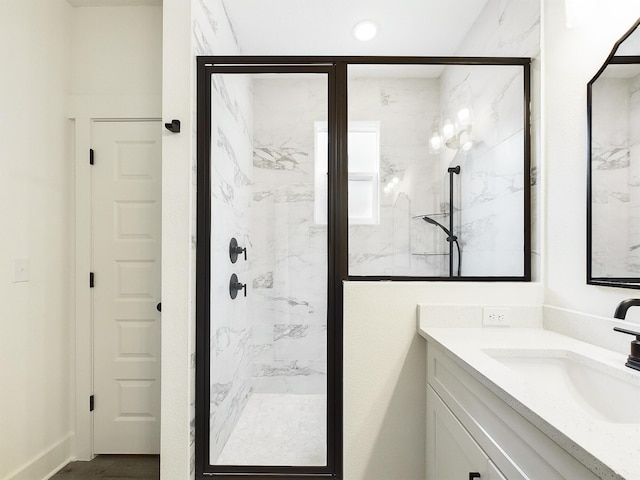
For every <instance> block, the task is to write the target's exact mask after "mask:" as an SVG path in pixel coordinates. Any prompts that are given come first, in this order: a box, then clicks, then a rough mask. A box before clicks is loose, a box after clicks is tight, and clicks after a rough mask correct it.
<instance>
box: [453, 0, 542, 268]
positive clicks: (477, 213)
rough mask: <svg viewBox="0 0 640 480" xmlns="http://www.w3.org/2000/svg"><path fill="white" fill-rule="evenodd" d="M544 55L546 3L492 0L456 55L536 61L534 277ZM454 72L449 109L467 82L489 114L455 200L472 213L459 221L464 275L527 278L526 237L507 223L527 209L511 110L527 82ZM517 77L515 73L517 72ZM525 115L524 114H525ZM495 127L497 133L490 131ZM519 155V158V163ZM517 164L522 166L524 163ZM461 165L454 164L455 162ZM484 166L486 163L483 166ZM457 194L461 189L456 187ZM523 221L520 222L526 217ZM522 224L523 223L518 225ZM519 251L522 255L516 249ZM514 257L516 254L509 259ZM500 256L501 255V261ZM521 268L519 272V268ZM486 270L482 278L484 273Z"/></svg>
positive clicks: (478, 130) (517, 120) (465, 164)
mask: <svg viewBox="0 0 640 480" xmlns="http://www.w3.org/2000/svg"><path fill="white" fill-rule="evenodd" d="M539 53H540V2H539V1H538V0H489V1H488V2H487V4H486V6H485V8H484V9H483V11H482V12H481V14H480V15H479V16H478V19H477V20H476V22H475V23H474V25H473V27H472V28H471V29H470V30H469V33H468V34H467V36H466V37H465V39H464V41H463V42H462V44H461V45H460V47H459V48H458V50H457V51H456V55H458V56H502V57H531V58H533V59H534V60H533V68H532V72H533V79H532V111H531V122H532V146H533V148H532V155H531V172H530V173H531V199H532V202H531V209H532V212H531V228H532V233H531V235H532V264H533V265H532V267H533V272H534V278H535V274H536V272H537V271H538V270H539V261H540V260H539V255H538V252H537V249H538V245H539V229H538V225H537V216H538V211H539V210H540V203H539V199H538V195H537V176H538V161H539V149H538V148H536V145H537V143H538V142H539V130H540V109H539V103H540V102H539V97H540V95H539V81H538V77H537V76H538V75H539V69H538V68H537V67H536V64H537V57H538V55H539ZM456 68H459V67H450V68H448V69H447V71H445V73H444V74H443V76H442V78H443V89H442V102H443V108H444V107H445V106H446V104H447V102H448V101H449V100H450V99H451V98H452V97H453V96H454V95H455V93H456V92H455V90H456V87H460V85H461V82H463V81H466V83H468V85H469V86H470V87H471V91H472V93H473V94H474V95H476V96H477V97H478V99H477V100H476V101H475V102H474V108H476V106H479V109H480V110H479V111H478V112H475V113H476V116H477V115H478V114H480V115H482V111H484V113H485V114H488V115H489V116H488V117H487V118H486V120H487V122H486V123H485V124H484V125H477V128H476V127H474V130H476V131H475V133H474V139H475V140H479V141H480V142H481V143H480V145H478V148H477V149H474V152H472V155H469V156H467V158H462V157H459V158H458V159H456V160H454V162H457V163H460V164H461V165H462V168H463V176H461V177H460V178H459V179H458V181H459V182H463V183H465V184H464V185H461V186H460V187H461V188H459V189H458V190H459V191H460V192H462V194H461V195H460V196H458V197H457V198H456V200H454V201H456V202H459V203H460V204H461V205H462V208H463V209H465V210H466V212H464V213H463V214H461V215H460V218H459V219H458V223H459V224H460V227H459V228H460V237H461V241H462V246H463V248H464V253H463V262H462V273H463V275H474V274H481V275H521V274H522V269H521V267H520V265H521V263H522V262H521V260H522V253H521V245H522V237H521V236H519V234H518V233H517V232H515V230H513V232H512V231H510V230H508V227H509V222H510V221H516V218H517V217H516V215H517V213H516V211H515V209H514V208H513V207H514V206H515V205H522V198H523V197H522V195H523V193H524V185H523V179H524V176H523V175H522V172H518V171H517V169H516V168H515V166H516V165H517V163H518V162H513V161H511V160H510V159H513V158H515V155H516V153H515V152H517V150H515V149H516V148H521V145H522V141H523V132H522V131H515V130H514V126H516V125H522V114H520V115H521V116H520V117H517V115H518V110H517V109H514V108H512V107H511V105H513V106H516V105H518V106H520V107H521V105H522V102H521V100H520V102H518V97H519V98H520V99H521V98H522V97H521V95H522V89H521V85H522V81H521V79H520V78H519V77H518V78H516V77H514V75H513V72H511V73H509V72H506V71H505V72H504V73H502V74H500V75H499V76H497V77H495V78H494V75H496V70H491V71H481V70H476V69H475V68H474V70H472V72H474V73H473V75H470V76H469V77H466V75H465V74H464V72H460V71H458V73H456V71H455V69H456ZM514 71H515V70H514ZM520 112H522V110H520ZM492 129H493V130H492ZM519 158H520V156H519V155H518V159H519ZM451 160H452V156H449V157H447V156H446V155H443V158H442V162H443V163H444V165H443V167H446V166H449V164H450V162H451ZM518 161H519V160H518ZM454 164H456V163H454ZM483 164H484V165H483ZM454 188H455V187H454ZM489 207H491V208H492V209H494V210H495V211H498V212H500V217H499V218H498V217H492V216H491V214H490V213H489ZM520 218H521V217H520ZM517 221H521V220H517ZM516 245H517V246H518V249H519V251H518V252H517V253H516V252H515V248H516ZM493 246H495V250H496V251H497V250H501V251H504V252H506V255H505V256H504V258H505V260H504V261H503V260H500V262H496V263H493V264H492V263H491V262H490V260H491V258H494V257H495V252H494V251H493V250H494V248H493ZM509 252H511V253H509ZM501 257H502V255H501ZM516 266H518V267H517V268H516ZM481 272H484V273H481Z"/></svg>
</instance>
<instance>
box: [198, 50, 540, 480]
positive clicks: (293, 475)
mask: <svg viewBox="0 0 640 480" xmlns="http://www.w3.org/2000/svg"><path fill="white" fill-rule="evenodd" d="M530 63H531V59H530V58H521V57H324V56H317V57H297V56H294V57H291V56H283V57H260V56H259V57H255V56H204V57H198V58H197V162H198V163H197V172H198V173H197V177H198V178H197V264H196V405H195V409H196V419H195V450H196V460H195V470H196V478H197V479H199V480H200V479H205V478H207V479H208V478H216V479H254V478H255V479H258V478H264V479H267V478H268V479H273V478H287V479H300V480H302V479H306V480H309V479H322V478H336V479H341V478H342V470H343V454H342V449H343V439H342V424H343V405H342V397H343V385H342V365H343V350H342V345H343V312H342V310H343V289H342V283H343V282H344V281H346V280H365V281H378V280H400V281H451V280H453V281H492V282H500V281H530V280H531V212H530V198H531V193H530V168H531V167H530V166H531V154H530V151H531V135H530V98H531V87H530V85H531V82H530ZM355 64H388V65H412V64H414V65H480V66H521V67H522V68H523V69H524V99H523V101H524V126H525V152H524V173H525V186H524V193H525V195H524V205H523V209H524V225H523V228H524V230H525V236H524V238H525V242H524V248H523V250H524V252H523V254H524V275H523V276H521V277H520V276H518V277H407V276H389V277H387V276H376V277H360V276H349V275H348V211H347V205H348V202H347V186H348V167H347V162H346V161H345V160H346V158H347V134H348V118H347V105H346V102H345V101H344V99H346V98H347V68H348V65H355ZM213 73H229V74H233V73H236V74H237V73H319V74H326V75H327V76H328V89H329V105H328V112H329V187H328V189H329V205H328V209H329V212H328V284H327V288H328V292H327V301H328V308H327V315H328V322H327V345H328V346H327V349H328V351H327V353H328V357H327V376H328V384H327V387H328V390H327V419H328V425H327V426H328V428H327V443H328V445H327V447H328V448H327V465H326V466H325V467H282V466H220V465H210V464H209V446H210V443H209V441H210V439H209V414H210V392H209V388H208V385H209V379H210V371H209V370H210V360H211V358H210V333H211V330H210V324H209V320H210V308H211V306H210V275H211V271H210V262H211V253H210V246H211V227H212V225H211V200H210V199H211V184H210V175H211V169H210V153H211V137H210V132H211V108H210V106H211V75H212V74H213Z"/></svg>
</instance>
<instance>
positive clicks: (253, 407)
mask: <svg viewBox="0 0 640 480" xmlns="http://www.w3.org/2000/svg"><path fill="white" fill-rule="evenodd" d="M326 403H327V399H326V395H294V394H254V395H252V396H251V397H250V398H249V401H248V402H247V405H246V406H245V408H244V411H243V412H242V414H241V415H240V419H239V420H238V423H237V424H236V426H235V428H234V430H233V433H232V434H231V436H230V437H229V440H228V441H227V444H226V445H225V447H224V449H223V450H222V453H221V454H220V458H219V459H218V461H217V462H216V463H217V464H218V465H325V464H326Z"/></svg>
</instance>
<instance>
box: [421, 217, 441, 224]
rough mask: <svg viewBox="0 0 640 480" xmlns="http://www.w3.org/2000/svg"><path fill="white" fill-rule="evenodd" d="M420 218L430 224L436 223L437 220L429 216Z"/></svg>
mask: <svg viewBox="0 0 640 480" xmlns="http://www.w3.org/2000/svg"><path fill="white" fill-rule="evenodd" d="M422 219H423V220H424V221H425V222H427V223H430V224H431V225H438V222H436V221H435V220H434V219H433V218H430V217H422Z"/></svg>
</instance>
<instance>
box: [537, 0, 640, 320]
mask: <svg viewBox="0 0 640 480" xmlns="http://www.w3.org/2000/svg"><path fill="white" fill-rule="evenodd" d="M638 17H640V3H638V1H637V0H611V1H608V2H604V1H598V2H595V8H594V10H593V12H591V14H590V15H589V17H588V22H587V23H586V24H584V25H583V26H581V27H578V28H573V29H570V28H567V26H566V23H565V11H564V2H558V1H557V0H544V14H543V49H542V63H543V65H542V79H543V83H542V96H543V106H542V108H543V112H542V121H543V131H544V138H543V140H542V145H543V146H544V153H543V156H544V158H543V162H544V163H543V166H542V168H543V178H542V181H543V182H544V184H545V190H546V196H545V203H546V211H545V214H544V218H545V221H546V236H545V239H544V242H545V245H546V249H545V250H546V254H545V255H544V261H545V271H546V274H545V278H544V280H545V286H546V293H545V303H547V304H548V305H553V306H558V307H563V308H568V309H572V310H577V311H581V312H587V313H591V314H594V315H601V316H609V317H610V316H612V315H613V311H614V309H615V307H616V305H617V303H618V302H619V301H620V300H622V299H624V298H629V297H634V296H637V292H636V291H634V290H626V289H620V288H610V287H597V286H590V285H586V237H585V231H586V178H587V177H586V176H587V100H586V94H587V88H586V85H587V82H589V80H591V78H592V77H593V76H594V75H595V73H596V72H597V71H598V69H599V68H600V67H601V65H602V64H603V63H604V61H605V60H606V58H607V56H608V55H609V53H610V52H611V49H612V47H613V44H614V43H615V42H616V41H617V40H618V39H619V38H620V37H621V36H622V35H623V34H624V33H625V32H626V31H627V30H628V29H629V28H630V27H631V26H632V25H633V24H634V22H635V21H636V20H637V19H638ZM629 313H630V316H632V317H631V318H633V317H635V318H636V319H637V318H639V313H638V312H634V310H633V309H632V310H630V311H629Z"/></svg>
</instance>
